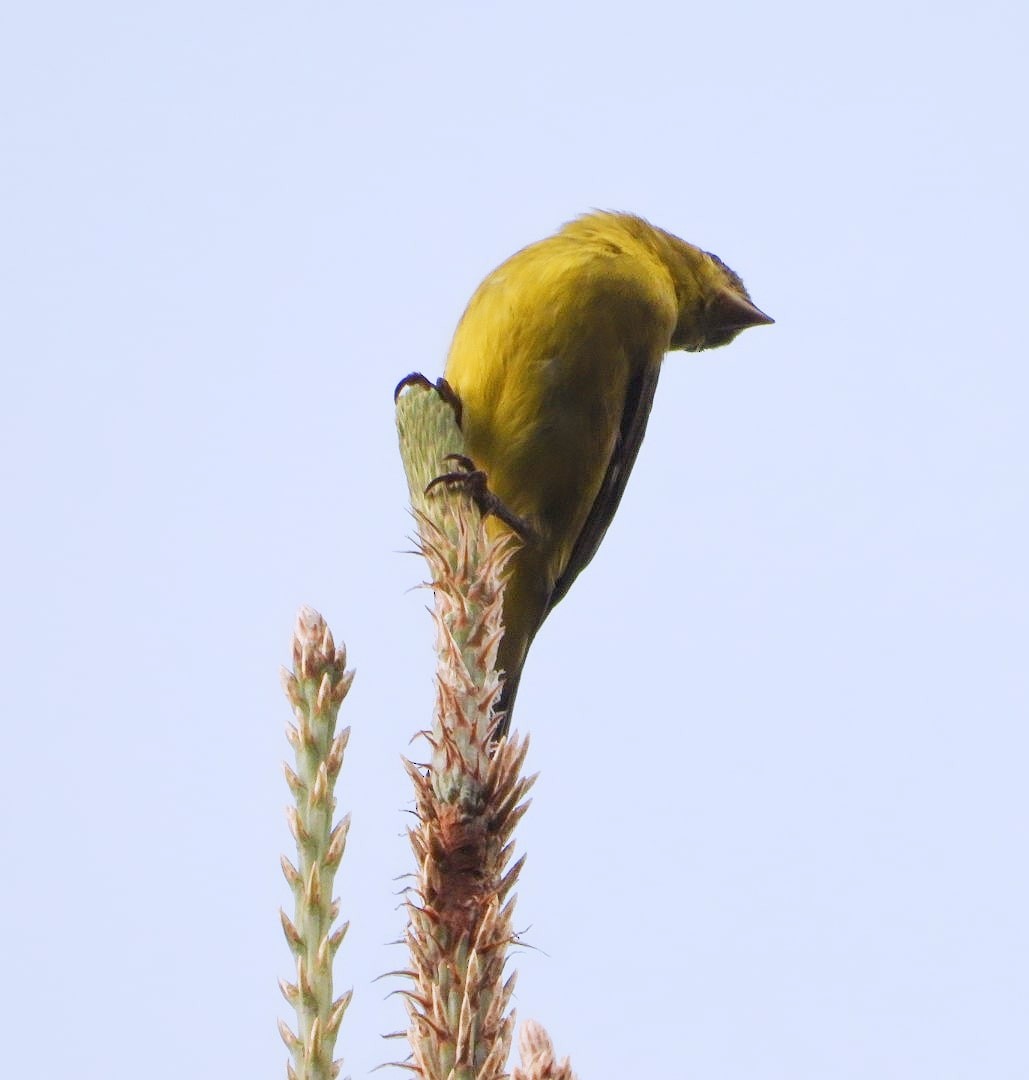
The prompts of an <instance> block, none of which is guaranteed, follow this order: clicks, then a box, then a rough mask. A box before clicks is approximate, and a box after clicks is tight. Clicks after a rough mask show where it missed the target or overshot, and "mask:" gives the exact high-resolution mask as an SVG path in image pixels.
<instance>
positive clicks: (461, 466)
mask: <svg viewBox="0 0 1029 1080" xmlns="http://www.w3.org/2000/svg"><path fill="white" fill-rule="evenodd" d="M444 460H445V461H453V462H455V463H456V464H457V466H458V468H457V469H455V470H453V471H452V472H448V473H443V474H442V475H440V476H437V477H435V478H434V479H432V480H430V481H429V483H428V484H427V485H426V487H425V494H426V495H428V494H429V492H430V491H432V489H433V488H434V487H437V486H438V485H440V484H447V485H448V486H450V485H453V486H455V487H463V488H464V490H465V491H466V492H467V493H468V496H469V497H470V498H471V499H472V501H473V502H474V503H475V505H476V506H477V507H478V508H479V513H480V514H482V516H483V517H488V516H489V515H490V514H492V515H493V516H494V517H495V518H497V519H498V520H499V521H502V522H503V523H504V524H505V525H506V526H507V527H508V528H509V529H510V530H511V531H512V532H513V533H515V534H516V535H518V536H520V537H521V538H522V539H523V540H528V539H530V538H531V536H532V526H531V525H530V524H529V523H528V522H527V521H526V520H525V518H522V517H519V516H518V515H517V514H516V513H514V512H513V511H512V510H510V509H508V507H507V506H506V505H505V504H504V502H503V501H502V500H501V499H500V498H499V497H498V496H497V495H495V494H494V493H493V492H492V491H490V489H489V482H488V481H487V479H486V474H485V473H484V472H483V471H482V469H479V468H476V465H475V462H474V461H472V459H471V458H470V457H466V456H465V455H464V454H447V456H446V458H444Z"/></svg>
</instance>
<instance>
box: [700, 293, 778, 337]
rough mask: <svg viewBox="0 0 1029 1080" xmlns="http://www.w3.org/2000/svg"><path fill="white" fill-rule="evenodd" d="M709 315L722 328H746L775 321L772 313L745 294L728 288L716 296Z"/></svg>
mask: <svg viewBox="0 0 1029 1080" xmlns="http://www.w3.org/2000/svg"><path fill="white" fill-rule="evenodd" d="M709 317H710V318H711V319H712V321H713V322H714V324H715V325H716V326H718V327H719V328H720V329H722V330H746V329H747V327H748V326H767V325H769V324H770V323H774V322H775V319H773V318H772V316H771V315H766V314H765V313H764V312H763V311H762V310H761V309H760V308H757V307H755V306H754V305H753V304H752V303H751V302H750V301H749V300H748V299H747V298H746V297H745V296H740V294H739V293H737V292H731V291H729V290H728V289H726V290H724V291H722V292H719V294H718V295H717V296H716V297H715V298H714V300H713V301H712V303H711V308H710V312H709Z"/></svg>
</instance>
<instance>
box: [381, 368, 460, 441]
mask: <svg viewBox="0 0 1029 1080" xmlns="http://www.w3.org/2000/svg"><path fill="white" fill-rule="evenodd" d="M409 386H421V387H423V388H424V389H426V390H435V391H436V393H437V394H439V396H440V397H441V398H442V399H443V400H444V401H445V402H446V403H447V404H448V405H449V406H450V407H451V408H452V409H453V410H454V419H455V420H456V421H457V426H458V427H460V426H461V415H462V411H463V409H462V405H461V399H460V398H459V397H458V396H457V393H456V391H455V390H454V388H453V387H452V386H451V385H450V383H448V382H447V380H446V379H444V378H442V377H440V378H438V379H437V380H436V381H435V382H433V381H432V380H431V379H428V378H426V377H425V376H424V375H423V374H422V373H421V372H420V371H412V372H411V374H410V375H405V376H404V377H403V378H402V379H401V380H400V382H398V383H397V385H396V389H395V390H394V391H393V401H394V402H396V401H397V399H398V398H399V397H400V395H401V393H403V391H404V390H405V389H406V388H407V387H409Z"/></svg>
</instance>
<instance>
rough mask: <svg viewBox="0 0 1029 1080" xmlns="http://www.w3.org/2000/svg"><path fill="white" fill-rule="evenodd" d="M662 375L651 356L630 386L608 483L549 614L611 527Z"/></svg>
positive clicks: (606, 478)
mask: <svg viewBox="0 0 1029 1080" xmlns="http://www.w3.org/2000/svg"><path fill="white" fill-rule="evenodd" d="M660 373H661V363H660V360H658V361H657V362H655V361H654V360H653V359H651V358H649V357H648V358H647V361H646V362H645V363H643V364H642V365H641V366H640V370H639V372H638V374H637V375H636V376H635V377H634V378H633V379H632V381H631V382H630V383H629V388H628V392H627V393H626V395H625V409H624V411H623V412H622V422H621V426H620V430H619V437H618V443H617V445H616V446H615V449H614V453H613V454H612V455H611V461H610V462H609V463H608V466H607V472H606V473H605V474H604V481H603V483H602V484H601V485H600V490H599V491H598V492H597V497H596V499H595V500H594V501H593V506H592V508H591V509H590V513H589V517H587V518H586V523H585V524H584V525H583V527H582V532H580V533H579V537H578V539H577V540H576V541H575V547H574V548H572V555H571V558H570V559H569V560H568V565H567V566H566V567H565V571H564V573H563V574H562V575H561V576H560V578H558V580H557V581H556V582H555V584H554V591H553V592H552V593H551V596H550V604H549V605H548V607H547V612H546V614H549V613H550V612H551V611H552V610H553V608H554V605H555V604H557V602H558V601H559V600H561V599H562V598H563V597H564V595H565V593H566V592H568V590H569V589H570V588H571V586H572V582H573V581H574V580H575V579H576V578H577V577H578V576H579V573H580V571H581V570H582V569H583V567H584V566H585V565H586V564H587V563H588V562H589V561H590V559H592V558H593V556H594V555H596V553H597V548H599V547H600V542H601V540H603V539H604V534H605V533H606V532H607V527H608V526H609V525H610V524H611V519H612V518H613V517H614V516H615V511H616V510H617V509H618V504H619V503H620V502H621V501H622V492H624V491H625V483H626V481H627V480H628V479H629V473H631V472H632V467H633V465H634V464H635V463H636V455H637V454H638V453H639V450H640V444H641V443H642V442H643V434H644V432H645V431H646V430H647V420H648V419H649V418H650V409H651V406H652V405H653V404H654V391H655V390H656V389H657V378H658V375H659V374H660ZM545 617H546V615H544V618H545Z"/></svg>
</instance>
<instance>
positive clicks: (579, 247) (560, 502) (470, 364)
mask: <svg viewBox="0 0 1029 1080" xmlns="http://www.w3.org/2000/svg"><path fill="white" fill-rule="evenodd" d="M771 321H772V320H771V319H769V318H768V317H767V316H766V315H763V314H762V313H761V312H760V311H759V310H758V309H757V308H756V307H754V305H753V304H751V303H750V300H749V297H748V295H747V292H746V290H745V289H744V287H743V283H742V282H741V281H740V279H739V278H738V277H737V276H736V275H735V274H734V273H733V272H732V271H731V270H729V269H728V267H726V266H725V265H724V264H723V263H721V262H720V261H719V260H718V259H716V258H715V257H714V256H712V255H709V254H707V253H706V252H703V251H701V250H700V249H699V248H696V247H693V246H692V245H691V244H687V243H685V242H684V241H682V240H680V239H678V238H677V237H675V236H672V235H671V234H670V233H666V232H664V231H663V230H661V229H657V228H655V227H653V226H652V225H649V224H648V223H647V222H645V221H644V220H643V219H642V218H638V217H634V216H632V215H629V214H609V213H594V214H588V215H586V216H584V217H582V218H579V219H578V220H576V221H573V222H571V223H570V224H568V225H566V226H565V227H564V228H563V229H561V230H560V232H558V233H557V234H556V235H555V236H551V237H549V238H548V239H546V240H541V241H540V242H539V243H536V244H532V245H531V246H529V247H527V248H523V249H522V250H521V251H519V252H518V253H517V254H515V255H513V256H512V257H511V258H510V259H508V260H507V262H505V263H503V264H502V265H501V266H499V267H498V268H497V269H496V270H494V271H493V273H492V274H490V275H489V277H487V278H486V280H485V281H484V282H483V283H482V284H481V285H480V286H479V288H478V289H477V290H476V292H475V295H474V296H473V297H472V299H471V301H470V302H469V304H468V307H467V309H466V310H465V313H464V315H463V316H462V318H461V322H460V324H459V325H458V327H457V330H456V332H455V334H454V340H453V343H452V345H451V348H450V354H449V356H448V359H447V367H446V374H445V377H446V380H447V382H448V383H449V384H450V386H451V387H452V388H453V390H454V391H455V392H456V394H457V396H458V397H459V398H460V400H461V407H462V429H463V432H464V437H465V444H466V448H467V451H468V454H469V456H470V457H471V458H472V460H473V461H474V462H475V464H476V466H477V467H478V468H480V469H482V470H483V471H484V472H485V474H486V477H487V480H488V483H489V488H490V491H491V492H492V493H493V495H495V496H496V497H497V498H498V499H499V500H500V501H501V502H502V503H503V504H504V506H505V507H506V508H507V509H508V510H509V511H510V512H511V513H512V514H514V515H516V516H517V517H519V518H521V519H522V520H523V521H524V522H525V523H526V525H527V526H528V528H527V529H526V531H525V535H524V536H523V541H524V543H523V546H522V547H521V549H520V550H519V551H518V552H517V554H516V555H515V557H514V559H513V561H512V564H511V571H510V577H509V579H508V583H507V587H506V591H505V599H504V625H505V634H504V639H503V641H502V643H501V646H500V655H499V658H498V665H499V666H500V667H501V668H502V669H503V670H504V671H505V672H506V680H505V686H504V692H503V696H502V698H501V703H500V708H501V709H502V710H504V712H505V715H504V716H503V717H501V719H500V721H499V724H498V735H502V734H504V733H505V732H506V730H507V728H508V725H509V723H510V715H511V708H512V706H513V703H514V696H515V693H516V691H517V688H518V680H519V678H520V676H521V670H522V665H523V664H524V662H525V656H526V653H527V651H528V648H529V645H530V644H531V642H532V639H533V637H534V636H535V634H536V631H537V630H538V629H539V627H540V625H541V624H542V622H543V620H544V619H545V618H546V616H547V614H548V613H549V612H550V610H551V609H552V608H553V606H554V605H555V604H556V603H557V602H558V601H559V600H560V599H561V597H562V596H564V594H565V592H567V590H568V587H569V586H570V585H571V583H572V581H573V580H574V579H575V577H576V576H577V575H578V573H579V572H580V571H581V570H582V568H583V567H584V566H585V565H586V563H587V562H589V560H590V559H591V558H592V557H593V555H594V554H595V552H596V550H597V547H598V545H599V544H600V541H601V539H602V537H603V535H604V532H605V531H606V530H607V526H608V525H609V524H610V522H611V518H612V517H613V515H614V512H615V510H616V509H617V507H618V502H619V500H620V499H621V496H622V491H623V490H624V487H625V481H626V479H627V478H628V474H629V472H630V470H631V469H632V465H633V462H634V461H635V458H636V453H637V451H638V449H639V445H640V441H641V440H642V438H643V433H644V430H645V428H646V423H647V417H648V416H649V413H650V408H651V404H652V402H653V396H654V390H655V388H656V385H657V378H658V373H659V371H660V368H661V361H662V358H663V357H664V354H665V353H666V352H668V351H669V350H671V349H686V350H689V351H696V350H699V349H704V348H710V347H712V346H715V345H722V344H726V343H727V342H729V341H731V340H732V338H734V337H735V336H736V334H738V333H739V332H740V330H743V329H745V328H746V327H747V326H754V325H757V324H759V323H766V322H771ZM489 527H490V528H491V529H493V530H499V529H504V528H507V526H506V525H504V524H502V523H501V522H500V521H499V520H498V519H497V518H491V519H490V526H489Z"/></svg>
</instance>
